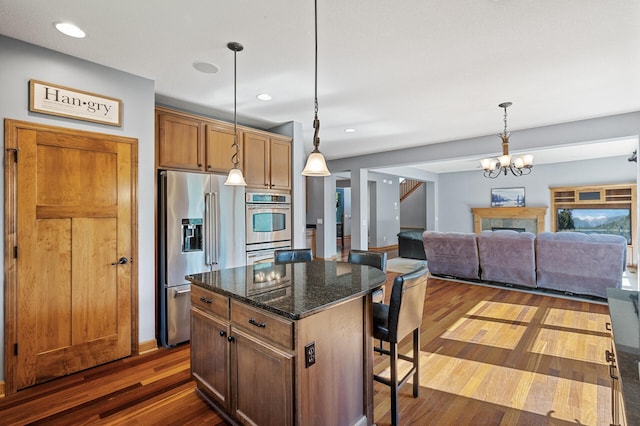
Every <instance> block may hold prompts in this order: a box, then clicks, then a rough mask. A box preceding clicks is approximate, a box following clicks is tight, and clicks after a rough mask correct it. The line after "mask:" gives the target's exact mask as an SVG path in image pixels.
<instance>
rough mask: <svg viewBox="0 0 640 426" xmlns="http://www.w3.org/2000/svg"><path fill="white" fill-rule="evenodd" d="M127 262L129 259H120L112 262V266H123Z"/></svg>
mask: <svg viewBox="0 0 640 426" xmlns="http://www.w3.org/2000/svg"><path fill="white" fill-rule="evenodd" d="M127 262H129V259H127V258H126V257H121V258H120V259H118V261H117V262H113V263H112V265H125V264H126V263H127Z"/></svg>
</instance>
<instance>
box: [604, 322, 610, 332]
mask: <svg viewBox="0 0 640 426" xmlns="http://www.w3.org/2000/svg"><path fill="white" fill-rule="evenodd" d="M604 328H606V329H607V331H611V323H610V322H608V323H606V324H605V325H604Z"/></svg>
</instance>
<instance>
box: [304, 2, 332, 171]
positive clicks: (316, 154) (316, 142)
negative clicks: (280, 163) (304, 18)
mask: <svg viewBox="0 0 640 426" xmlns="http://www.w3.org/2000/svg"><path fill="white" fill-rule="evenodd" d="M314 6H315V8H314V18H315V21H314V23H315V41H316V49H315V52H316V58H315V98H314V112H315V114H314V118H313V128H314V129H315V130H314V132H313V151H311V154H309V157H308V158H307V164H306V165H305V166H304V170H302V175H303V176H331V172H330V171H329V169H328V168H327V162H326V161H325V159H324V155H322V153H321V152H320V150H319V149H318V146H320V138H319V137H318V134H319V133H320V120H319V119H318V0H315V1H314Z"/></svg>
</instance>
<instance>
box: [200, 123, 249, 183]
mask: <svg viewBox="0 0 640 426" xmlns="http://www.w3.org/2000/svg"><path fill="white" fill-rule="evenodd" d="M237 137H238V139H237V140H238V148H240V147H241V146H242V132H241V131H240V130H238V134H237ZM206 141H207V149H206V157H207V161H206V164H207V171H208V172H220V173H229V170H230V169H231V167H232V166H233V164H232V162H231V157H232V156H233V154H234V153H235V152H236V151H235V149H234V148H232V145H233V126H226V125H213V124H207V138H206ZM238 151H239V152H238V168H240V169H242V152H240V149H238Z"/></svg>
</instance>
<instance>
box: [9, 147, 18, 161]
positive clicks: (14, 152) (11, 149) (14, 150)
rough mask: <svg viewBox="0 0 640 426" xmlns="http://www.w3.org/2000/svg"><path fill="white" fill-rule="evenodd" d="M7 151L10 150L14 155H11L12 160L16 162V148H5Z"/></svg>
mask: <svg viewBox="0 0 640 426" xmlns="http://www.w3.org/2000/svg"><path fill="white" fill-rule="evenodd" d="M7 151H12V152H13V154H14V156H13V161H14V162H16V163H17V162H18V148H7Z"/></svg>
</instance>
